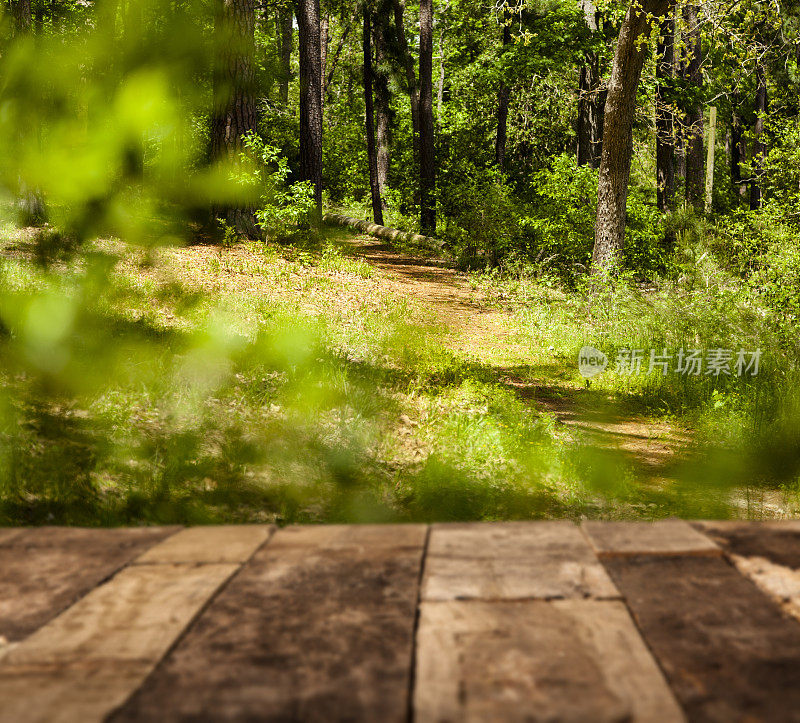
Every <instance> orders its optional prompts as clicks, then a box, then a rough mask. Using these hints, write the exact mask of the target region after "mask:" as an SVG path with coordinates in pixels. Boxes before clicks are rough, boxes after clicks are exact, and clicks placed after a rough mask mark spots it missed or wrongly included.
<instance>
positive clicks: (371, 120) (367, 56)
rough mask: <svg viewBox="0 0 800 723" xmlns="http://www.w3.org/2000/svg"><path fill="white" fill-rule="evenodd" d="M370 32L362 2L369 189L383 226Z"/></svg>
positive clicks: (368, 19)
mask: <svg viewBox="0 0 800 723" xmlns="http://www.w3.org/2000/svg"><path fill="white" fill-rule="evenodd" d="M371 34H372V22H371V20H370V13H369V7H368V5H367V4H366V3H364V31H363V36H362V46H363V49H364V65H363V79H364V108H365V111H366V112H365V120H366V130H367V163H368V165H369V190H370V194H371V196H372V218H373V220H374V221H375V223H377V224H378V225H380V226H383V204H382V203H381V191H380V188H379V185H378V157H377V152H376V150H375V111H374V109H373V107H372V45H371V43H370V36H371Z"/></svg>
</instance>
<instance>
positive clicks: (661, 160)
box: [656, 16, 675, 213]
mask: <svg viewBox="0 0 800 723" xmlns="http://www.w3.org/2000/svg"><path fill="white" fill-rule="evenodd" d="M674 66H675V20H674V18H672V17H671V16H667V17H665V18H664V19H663V20H662V21H661V27H660V30H659V38H658V61H657V64H656V80H657V81H658V85H657V86H656V181H657V190H656V202H657V204H658V210H659V211H661V213H669V212H670V211H672V210H673V196H674V194H675V118H674V114H673V112H672V106H671V103H672V99H671V97H670V95H669V93H668V92H667V90H666V88H665V82H668V81H669V80H670V79H671V78H672V76H673V74H674Z"/></svg>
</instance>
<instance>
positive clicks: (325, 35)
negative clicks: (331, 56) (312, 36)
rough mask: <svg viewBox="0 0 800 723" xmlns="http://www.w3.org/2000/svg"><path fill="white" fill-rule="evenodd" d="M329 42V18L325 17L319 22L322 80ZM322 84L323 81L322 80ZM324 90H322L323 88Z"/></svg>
mask: <svg viewBox="0 0 800 723" xmlns="http://www.w3.org/2000/svg"><path fill="white" fill-rule="evenodd" d="M330 42H331V18H330V16H329V15H325V16H323V17H322V18H320V21H319V58H320V60H319V64H320V73H321V75H322V78H323V79H324V78H325V70H326V68H327V67H328V46H329V45H330ZM323 82H324V80H323ZM323 90H324V88H323Z"/></svg>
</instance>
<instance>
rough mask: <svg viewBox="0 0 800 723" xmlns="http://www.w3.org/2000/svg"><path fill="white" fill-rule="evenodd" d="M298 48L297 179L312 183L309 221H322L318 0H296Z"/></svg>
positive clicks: (316, 223)
mask: <svg viewBox="0 0 800 723" xmlns="http://www.w3.org/2000/svg"><path fill="white" fill-rule="evenodd" d="M297 27H298V31H299V33H298V36H299V37H298V41H299V42H298V45H299V51H300V179H301V180H303V181H311V183H312V185H313V186H314V202H315V206H316V210H315V213H314V218H313V222H314V224H315V225H319V224H320V223H321V221H322V72H321V67H320V63H321V60H322V55H321V50H320V24H319V0H298V4H297Z"/></svg>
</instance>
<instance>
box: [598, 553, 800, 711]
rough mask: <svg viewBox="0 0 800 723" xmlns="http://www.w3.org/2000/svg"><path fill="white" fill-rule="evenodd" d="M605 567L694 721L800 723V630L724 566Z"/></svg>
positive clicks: (688, 561)
mask: <svg viewBox="0 0 800 723" xmlns="http://www.w3.org/2000/svg"><path fill="white" fill-rule="evenodd" d="M605 564H606V567H607V568H608V569H609V571H610V572H611V575H612V578H613V579H614V581H615V582H616V584H617V587H618V588H619V589H620V591H621V592H622V593H623V595H625V599H626V601H627V604H628V607H629V609H630V610H631V612H632V613H633V616H634V618H635V619H636V621H637V623H638V626H639V629H640V630H641V631H642V634H643V636H644V639H645V641H646V642H647V643H648V645H649V647H650V649H651V650H652V651H653V653H654V655H655V656H656V658H657V660H658V661H659V663H660V664H661V667H662V669H663V670H664V672H665V674H666V676H667V679H668V680H669V682H670V684H671V686H672V688H673V690H674V691H675V694H676V696H677V698H678V700H679V701H680V703H681V704H682V705H683V707H684V708H685V710H686V712H687V714H688V716H689V719H690V720H704V721H726V722H727V721H739V720H770V721H771V720H781V721H791V720H800V625H798V624H797V623H796V621H794V620H793V619H791V618H789V617H788V616H786V615H784V614H783V613H782V612H781V610H780V609H779V608H778V606H776V605H775V604H774V603H773V602H772V601H771V600H770V599H769V598H767V597H766V596H765V595H764V594H763V593H761V592H760V591H759V590H758V589H757V588H756V587H755V585H753V583H752V582H751V581H750V580H748V579H746V578H745V577H743V576H742V575H741V574H739V573H738V572H737V571H736V570H735V569H734V568H733V567H732V566H731V565H729V564H728V563H727V562H726V561H725V560H724V559H723V558H720V557H700V556H686V557H666V556H641V557H628V558H609V559H606V560H605Z"/></svg>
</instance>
